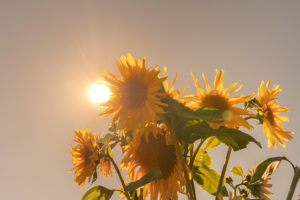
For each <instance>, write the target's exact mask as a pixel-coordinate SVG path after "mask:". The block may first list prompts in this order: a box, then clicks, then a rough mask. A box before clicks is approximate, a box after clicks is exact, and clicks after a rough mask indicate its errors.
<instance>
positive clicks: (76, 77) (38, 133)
mask: <svg viewBox="0 0 300 200" xmlns="http://www.w3.org/2000/svg"><path fill="white" fill-rule="evenodd" d="M299 11H300V1H276V0H265V1H257V0H251V1H250V0H249V1H214V0H210V1H171V0H170V1H140V0H139V1H138V0H136V1H134V0H130V1H114V0H111V1H104V0H103V1H101V0H89V1H88V0H82V1H79V0H70V1H64V0H51V1H31V0H30V1H11V0H7V1H5V0H0V70H1V71H0V75H1V78H0V91H1V98H0V105H1V107H0V108H1V109H0V110H1V114H2V115H1V118H0V125H1V128H2V130H1V133H0V134H1V140H0V158H1V166H0V177H1V181H0V191H1V199H9V200H16V199H23V200H29V199H30V200H39V199H43V200H53V199H58V200H60V199H61V200H63V199H64V200H68V199H81V197H82V195H83V194H84V192H85V191H86V189H87V188H89V184H86V186H85V188H84V189H83V190H81V189H80V188H79V187H78V186H77V185H76V184H75V183H74V182H73V174H70V173H68V170H70V169H71V168H72V162H71V155H70V153H69V148H70V146H71V145H72V144H73V145H74V143H73V142H72V138H73V130H74V129H75V128H80V127H83V128H86V127H90V128H91V129H92V130H93V131H94V132H96V133H98V135H103V134H105V133H106V130H107V126H108V122H109V118H98V117H97V114H99V113H100V111H101V108H99V107H96V106H95V105H94V104H93V103H92V102H91V101H90V100H89V98H88V89H89V87H90V85H91V84H92V83H94V82H95V81H97V80H98V79H99V77H100V76H99V75H100V73H102V72H103V71H104V69H107V70H110V71H112V72H117V68H116V65H115V59H116V58H117V57H120V56H121V55H122V54H126V53H128V52H131V53H132V54H133V56H135V57H142V56H146V64H149V65H150V64H151V65H156V64H159V66H160V67H163V66H165V65H166V66H167V67H168V72H169V75H170V79H169V80H172V79H173V77H174V73H175V72H178V81H177V84H176V88H183V87H185V86H187V85H189V86H190V89H189V90H188V91H187V93H193V92H195V91H196V90H195V88H194V85H193V81H192V79H191V76H190V72H193V73H194V74H195V75H196V76H197V77H200V75H201V73H202V72H204V73H205V74H206V75H207V77H208V79H209V80H210V81H212V80H213V77H214V74H215V69H224V70H225V84H230V83H232V82H233V81H235V80H239V82H240V83H242V84H244V88H243V89H242V90H241V92H240V94H245V95H246V94H248V93H251V92H256V90H257V87H258V86H259V84H260V81H261V80H269V79H270V80H271V85H273V84H280V87H281V88H283V92H282V93H281V94H280V95H279V96H278V97H279V105H282V106H286V107H289V108H290V112H288V113H287V114H286V116H288V117H289V118H290V123H286V124H284V127H285V128H286V129H288V130H291V131H294V132H295V134H294V139H293V140H292V141H290V142H288V143H287V148H286V149H283V148H281V147H279V148H278V149H274V148H267V140H266V137H265V135H264V134H263V130H262V127H261V126H256V128H255V129H254V130H253V131H250V134H251V135H252V136H253V137H255V138H256V139H257V140H258V141H260V142H261V143H262V145H263V149H259V148H258V147H257V146H256V145H254V144H250V145H249V148H248V149H245V150H241V151H239V152H235V153H233V154H232V157H231V159H230V162H229V169H231V167H232V166H234V165H240V166H242V167H243V168H244V170H245V171H246V170H247V169H250V168H252V166H254V165H255V164H256V163H257V162H259V161H262V160H264V159H266V158H268V157H272V156H286V157H288V158H289V159H290V160H291V161H293V162H294V164H296V165H300V159H299V155H297V154H298V153H299V142H300V136H299V133H298V132H297V128H298V126H297V124H298V125H299V124H300V118H299V117H297V113H300V107H299V106H298V104H299V102H300V92H299V86H298V81H299V72H300V70H299V66H300V23H299V19H300V12H299ZM201 83H202V84H203V82H201ZM297 106H298V107H297ZM209 153H210V154H211V155H212V157H213V161H212V162H213V168H214V169H216V170H217V171H218V172H219V173H220V171H221V168H222V166H223V162H224V157H225V153H226V148H225V147H224V145H221V146H220V147H218V148H216V149H214V150H212V151H209ZM114 155H115V157H116V159H117V161H118V162H119V161H120V159H121V157H120V155H121V154H120V151H119V150H116V151H114ZM228 172H229V170H228ZM292 173H293V171H292V168H291V167H290V166H289V165H288V164H287V163H286V162H283V163H282V164H281V165H280V166H279V168H278V171H277V172H276V173H275V175H273V176H272V180H271V183H273V187H272V189H271V191H272V192H273V193H275V194H274V195H272V196H270V198H271V199H272V200H282V199H285V198H286V195H287V192H288V188H289V185H290V182H291V179H292ZM96 184H102V185H104V186H107V187H114V188H118V187H119V182H118V179H117V176H116V175H115V176H114V178H113V179H111V178H108V179H105V178H103V177H102V176H101V177H100V178H99V179H98V180H97V182H96ZM299 194H300V186H299V184H298V187H297V189H296V192H295V196H294V198H295V199H296V196H298V195H299ZM197 197H198V199H214V198H213V197H212V196H210V195H207V193H206V192H205V191H202V189H201V188H200V187H199V188H198V189H197ZM113 199H118V195H115V196H114V198H113Z"/></svg>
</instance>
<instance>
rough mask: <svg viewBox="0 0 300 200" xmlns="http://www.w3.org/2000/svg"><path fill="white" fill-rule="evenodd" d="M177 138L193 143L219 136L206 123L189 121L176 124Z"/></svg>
mask: <svg viewBox="0 0 300 200" xmlns="http://www.w3.org/2000/svg"><path fill="white" fill-rule="evenodd" d="M175 132H176V134H177V136H178V137H179V138H180V139H182V140H184V141H185V142H187V143H193V142H195V141H196V140H198V139H206V138H208V137H211V136H214V135H216V134H217V132H216V131H215V130H213V129H212V128H211V127H210V126H209V125H208V124H207V123H206V122H205V121H197V120H188V121H184V122H182V123H179V124H176V127H175Z"/></svg>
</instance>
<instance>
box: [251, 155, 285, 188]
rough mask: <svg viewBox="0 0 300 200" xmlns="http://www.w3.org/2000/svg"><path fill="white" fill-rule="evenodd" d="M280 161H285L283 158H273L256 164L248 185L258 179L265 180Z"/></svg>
mask: <svg viewBox="0 0 300 200" xmlns="http://www.w3.org/2000/svg"><path fill="white" fill-rule="evenodd" d="M282 160H286V158H285V157H284V156H283V157H273V158H268V159H266V160H264V161H262V162H260V163H258V164H257V166H256V167H255V169H254V172H253V174H252V177H251V179H250V183H254V182H255V181H257V180H260V179H266V178H267V177H268V176H270V175H271V174H273V173H274V172H275V171H276V169H277V167H278V166H279V164H280V162H281V161H282Z"/></svg>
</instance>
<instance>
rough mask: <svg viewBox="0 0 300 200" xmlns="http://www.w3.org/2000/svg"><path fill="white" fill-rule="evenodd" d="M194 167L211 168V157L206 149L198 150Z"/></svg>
mask: <svg viewBox="0 0 300 200" xmlns="http://www.w3.org/2000/svg"><path fill="white" fill-rule="evenodd" d="M194 166H196V167H207V168H210V167H211V157H210V155H209V154H208V153H207V152H206V151H205V150H204V149H202V148H200V149H199V150H198V152H197V155H196V157H195V160H194Z"/></svg>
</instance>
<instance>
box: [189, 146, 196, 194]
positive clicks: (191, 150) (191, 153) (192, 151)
mask: <svg viewBox="0 0 300 200" xmlns="http://www.w3.org/2000/svg"><path fill="white" fill-rule="evenodd" d="M193 153H194V144H193V145H192V147H191V149H190V163H189V166H190V169H191V170H192V171H193V169H192V167H193V166H192V165H193V163H192V162H191V160H192V157H193ZM191 184H192V189H193V194H194V197H195V200H197V197H196V189H195V184H194V180H193V179H192V180H191Z"/></svg>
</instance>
